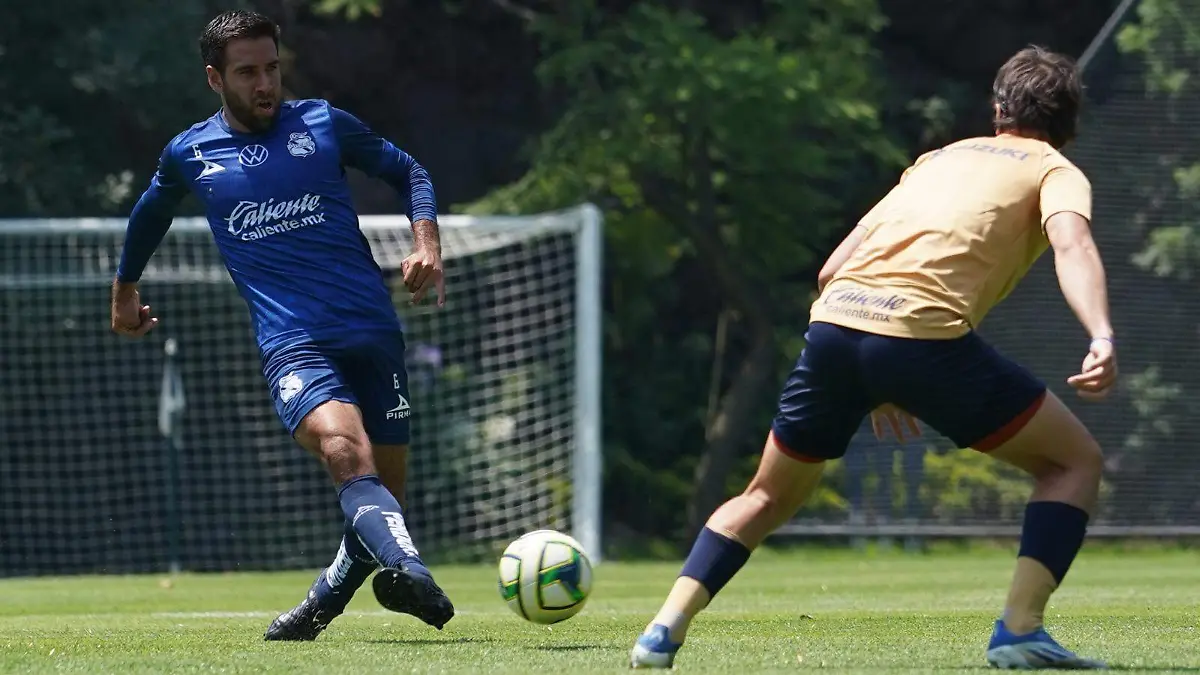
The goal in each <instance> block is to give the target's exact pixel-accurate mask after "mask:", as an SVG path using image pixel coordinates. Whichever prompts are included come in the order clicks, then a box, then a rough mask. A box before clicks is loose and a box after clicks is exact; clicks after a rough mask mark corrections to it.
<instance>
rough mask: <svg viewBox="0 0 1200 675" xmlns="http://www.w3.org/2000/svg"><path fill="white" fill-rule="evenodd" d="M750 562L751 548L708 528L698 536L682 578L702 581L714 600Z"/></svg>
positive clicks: (682, 572)
mask: <svg viewBox="0 0 1200 675" xmlns="http://www.w3.org/2000/svg"><path fill="white" fill-rule="evenodd" d="M749 559H750V549H748V548H746V547H745V546H743V545H742V544H741V543H739V542H737V541H734V540H733V539H730V538H729V537H723V536H721V535H719V534H717V533H716V532H714V531H712V530H710V529H708V528H707V527H706V528H704V529H702V530H700V535H699V536H697V537H696V543H695V544H693V545H692V552H691V553H689V554H688V557H687V560H686V561H685V562H684V563H683V570H682V571H681V572H680V573H679V576H681V577H689V578H692V579H695V580H696V581H699V582H700V585H701V586H704V588H705V590H707V591H708V595H709V598H714V597H716V595H717V593H718V592H719V591H720V590H721V589H722V588H724V587H725V584H727V583H729V580H730V579H732V578H733V575H735V574H737V572H738V570H740V569H742V566H743V565H745V564H746V561H747V560H749Z"/></svg>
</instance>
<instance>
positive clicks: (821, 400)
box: [771, 322, 1046, 461]
mask: <svg viewBox="0 0 1200 675" xmlns="http://www.w3.org/2000/svg"><path fill="white" fill-rule="evenodd" d="M805 338H806V340H807V345H806V346H805V348H804V351H803V353H801V354H800V358H799V360H798V361H797V362H796V367H795V369H794V370H792V373H791V375H789V377H788V380H787V383H786V384H785V385H784V387H783V392H782V393H781V394H780V396H779V410H778V412H777V413H776V416H775V421H774V422H773V423H772V425H771V431H772V434H773V435H774V437H775V440H776V443H777V444H778V445H780V446H782V448H783V449H784V450H785V451H786V452H787V453H788V454H789V455H792V456H793V457H795V458H797V459H801V460H810V461H823V460H827V459H837V458H839V457H841V456H843V455H845V454H846V446H847V445H848V444H849V443H850V439H851V437H852V436H853V435H854V433H855V432H856V431H857V430H858V428H859V426H860V425H861V424H862V420H863V418H864V417H865V416H867V415H868V414H870V412H871V411H872V410H873V409H875V408H876V407H878V406H880V405H883V404H884V403H891V404H893V405H895V406H897V407H899V408H901V409H903V410H905V411H906V412H908V413H909V414H910V415H913V416H914V417H917V418H918V419H920V420H921V421H922V422H924V423H925V424H927V425H929V426H930V427H932V428H933V429H935V430H937V431H938V432H939V433H941V434H942V435H944V436H946V437H947V438H949V439H950V440H951V441H953V442H954V443H956V444H957V445H958V447H960V448H974V449H976V450H979V451H982V452H987V451H989V450H993V449H995V448H997V447H999V446H1000V445H1001V444H1003V443H1004V442H1005V441H1007V440H1009V439H1010V438H1012V437H1013V436H1014V435H1015V434H1016V433H1017V432H1018V431H1020V430H1021V428H1023V427H1024V426H1025V424H1026V423H1027V422H1028V421H1029V419H1030V418H1032V417H1033V414H1034V413H1035V412H1037V410H1038V408H1039V407H1040V406H1041V404H1042V402H1043V401H1044V400H1045V395H1046V385H1045V384H1044V383H1042V382H1041V381H1040V380H1038V379H1037V378H1036V377H1034V376H1033V374H1032V373H1030V372H1029V371H1028V370H1026V369H1025V368H1023V367H1021V366H1020V365H1018V364H1016V363H1014V362H1013V361H1010V360H1009V359H1007V358H1005V357H1004V356H1002V355H1001V354H1000V353H999V352H997V351H996V350H995V349H994V348H992V347H991V346H990V345H988V344H987V343H986V342H984V341H983V339H982V338H980V337H979V336H978V335H976V334H975V333H968V334H967V335H964V336H962V337H959V338H954V339H951V340H915V339H909V338H898V337H887V336H883V335H875V334H873V333H865V332H863V331H858V330H854V329H851V328H844V327H842V326H837V325H834V324H829V323H822V322H814V323H812V324H810V325H809V327H808V333H807V335H806V336H805Z"/></svg>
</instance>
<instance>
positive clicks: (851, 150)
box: [473, 0, 904, 529]
mask: <svg viewBox="0 0 1200 675" xmlns="http://www.w3.org/2000/svg"><path fill="white" fill-rule="evenodd" d="M769 7H770V16H769V17H767V18H766V19H765V20H763V21H762V22H761V23H759V24H757V25H755V26H753V27H750V28H746V29H744V30H741V31H739V32H737V33H735V34H733V35H732V36H730V37H722V36H718V35H716V34H715V33H714V32H713V30H711V27H710V26H709V25H707V24H706V22H705V21H704V20H703V19H702V18H701V17H700V16H699V15H697V14H695V13H692V12H690V11H686V10H680V11H671V10H668V9H664V8H661V7H654V6H647V5H637V6H635V7H634V8H632V9H630V10H629V11H628V13H626V14H623V15H614V14H612V13H608V14H603V13H598V12H589V11H584V12H581V13H580V14H579V15H578V16H575V17H570V18H571V19H572V21H571V22H568V23H566V24H563V23H558V24H555V25H553V26H552V27H545V26H543V28H542V30H544V31H545V33H544V35H545V39H546V43H547V47H548V51H549V54H550V55H549V57H548V58H547V59H546V61H545V62H544V63H543V65H542V68H541V73H540V74H541V76H542V77H543V79H544V81H545V82H546V83H547V85H549V86H551V87H557V88H561V89H562V90H565V91H566V92H567V99H568V101H569V103H568V105H567V106H566V109H565V111H564V112H563V114H562V117H561V119H560V120H559V122H558V123H557V124H556V125H555V126H554V127H553V128H552V129H550V130H549V131H548V132H547V133H545V134H544V135H543V136H542V137H541V138H540V139H539V140H538V142H537V144H536V147H535V149H534V151H533V157H532V166H531V169H530V170H529V172H528V173H527V174H526V175H525V176H524V177H523V178H521V179H520V180H519V181H517V182H516V183H514V184H512V185H510V186H507V187H505V188H502V189H500V190H497V191H496V192H495V193H494V194H492V195H491V196H490V197H488V198H487V199H485V200H483V201H482V202H480V203H478V204H475V205H474V206H473V208H474V209H475V210H481V211H488V212H497V211H506V212H519V211H526V212H528V211H538V210H543V209H551V208H557V207H562V206H566V205H568V204H572V203H576V202H579V201H582V200H585V199H587V200H593V201H598V202H600V203H601V204H602V205H603V207H604V209H605V211H606V213H607V214H608V218H609V229H608V232H607V237H608V246H609V251H610V256H609V260H608V268H607V278H608V280H609V284H610V288H609V298H608V305H609V319H610V320H609V324H608V337H609V340H608V343H609V350H610V354H609V355H608V358H609V361H608V362H609V363H610V364H614V365H615V367H616V368H617V369H619V375H617V376H616V377H618V378H620V379H616V380H615V381H614V380H613V379H612V378H611V377H610V380H609V384H610V385H612V386H610V387H609V388H608V389H609V391H610V397H609V401H608V402H609V403H610V404H612V406H615V407H616V408H617V409H618V410H614V409H613V408H612V407H610V408H609V409H608V411H607V414H606V417H608V418H610V419H611V420H620V421H619V422H617V423H616V424H619V425H621V426H622V427H624V426H625V425H627V424H628V423H629V422H630V421H631V420H639V422H638V423H639V424H646V425H648V426H658V427H664V428H667V429H672V430H675V431H676V432H682V438H683V439H686V440H684V441H683V442H688V441H690V440H691V439H695V441H692V442H696V445H697V446H699V445H702V446H703V451H702V453H701V455H700V459H699V462H698V463H695V465H694V466H693V467H692V470H693V471H694V479H695V490H694V492H693V494H692V496H691V501H690V507H689V509H688V524H689V526H690V528H691V529H695V528H697V527H699V525H700V524H702V523H703V522H704V520H705V519H706V518H707V517H708V515H709V514H710V513H711V511H712V510H713V509H714V508H715V507H716V506H717V504H718V503H719V502H720V501H721V500H722V499H723V498H724V496H725V494H726V483H727V480H728V477H729V473H730V471H731V469H732V468H733V466H734V463H735V461H736V458H737V456H738V454H739V452H740V451H741V450H742V449H744V448H746V447H748V446H752V445H757V444H761V442H762V439H763V435H764V434H765V425H766V423H767V421H768V420H769V419H770V417H769V411H770V402H771V400H772V398H773V396H774V394H775V393H776V390H777V385H778V383H777V369H778V366H780V365H782V363H783V359H784V358H794V357H795V355H796V353H797V351H798V347H799V334H798V333H799V331H800V330H801V328H802V327H803V326H804V325H805V323H806V320H805V317H806V312H807V305H808V303H809V302H811V290H812V286H813V281H812V278H811V276H810V275H811V274H812V272H813V267H814V266H815V265H817V264H819V262H820V257H821V251H823V250H824V249H825V248H826V243H827V241H828V239H829V238H830V236H831V234H833V233H835V232H837V231H840V230H842V229H844V227H845V218H844V217H845V215H846V213H845V211H846V207H845V204H846V202H847V201H855V200H857V201H859V202H861V200H862V195H855V194H854V190H855V188H856V183H855V180H854V178H855V177H864V178H866V179H867V182H872V183H873V182H874V181H873V180H872V179H873V178H874V177H875V175H876V174H877V172H878V171H879V170H880V166H881V164H882V165H886V166H888V167H890V168H891V169H898V168H899V166H900V164H901V163H902V162H903V159H904V158H903V156H902V155H901V153H900V152H899V151H898V150H897V149H896V147H895V146H893V145H892V144H891V143H890V142H889V141H888V139H887V138H886V136H885V134H884V133H883V131H882V130H881V128H880V124H879V121H878V111H877V109H876V106H875V105H874V101H875V100H876V99H877V97H878V93H879V92H878V83H877V81H876V79H875V76H874V66H875V63H874V56H873V52H872V50H871V47H870V38H871V35H872V34H873V32H874V31H875V30H877V29H878V28H879V26H880V23H881V19H880V16H879V14H878V11H877V10H876V7H875V5H874V3H873V1H872V0H840V1H838V2H822V3H818V2H800V1H796V0H793V1H791V2H775V3H769ZM560 18H561V17H560ZM681 291H682V292H681ZM664 315H670V316H671V319H672V321H671V323H673V324H677V327H675V328H674V329H673V328H672V327H668V326H667V325H665V324H664V323H662V322H659V321H658V320H657V317H661V316H664ZM714 324H717V325H720V326H722V327H723V328H722V329H721V330H718V331H716V332H717V333H719V334H721V333H723V334H724V339H717V338H709V337H708V336H709V335H711V334H712V333H713V332H714V330H713V328H712V326H713V325H714ZM680 328H682V330H680ZM661 331H667V332H670V334H669V335H663V334H661ZM714 352H715V353H714ZM647 354H651V355H653V356H654V358H655V359H656V360H657V361H656V362H654V366H655V367H654V368H645V367H643V368H639V367H638V365H649V364H646V359H647ZM698 356H701V358H697V357H698ZM704 357H706V358H707V360H708V361H710V366H709V367H705V366H703V363H704ZM631 365H632V366H633V367H630V366H631ZM678 369H686V372H672V371H674V370H678ZM655 371H657V372H655ZM610 375H611V370H610ZM614 388H615V389H616V390H618V391H620V392H621V393H620V396H622V397H623V399H624V404H625V405H622V402H621V401H614V399H613V396H612V395H611V392H612V391H613V389H614ZM709 389H711V390H712V391H713V392H714V395H713V396H712V397H711V398H712V404H711V406H708V408H707V409H706V405H705V404H706V401H705V397H704V395H703V394H702V393H701V392H704V391H707V390H709ZM639 390H640V392H639ZM656 398H657V399H659V400H657V401H656V400H652V399H656ZM662 399H668V400H662ZM672 399H673V400H672ZM631 401H632V402H633V403H632V404H631V403H630V402H631ZM630 405H635V406H645V410H653V411H655V412H656V413H657V414H652V415H644V414H640V413H639V411H637V410H631V411H630V414H629V415H623V414H621V412H620V410H619V409H621V408H628V407H629V406H630ZM663 413H668V414H663ZM697 422H699V423H700V424H699V425H698V426H699V428H701V429H703V432H702V435H701V436H699V437H697V436H696V435H695V434H691V433H688V431H687V430H686V427H688V426H690V425H695V424H696V423H697ZM611 426H612V425H610V427H611ZM681 427H684V428H683V429H681ZM615 431H616V433H617V434H618V435H620V436H621V437H623V440H626V441H629V443H628V445H627V447H649V448H654V446H655V444H656V442H657V443H659V444H661V443H667V444H669V445H670V446H672V447H674V446H676V445H677V444H679V443H680V442H681V440H680V438H681V437H680V436H678V435H677V436H676V437H675V438H665V437H664V436H663V435H662V434H655V433H654V432H653V431H646V430H630V429H627V428H621V429H616V430H615ZM639 436H640V439H639V438H638V437H639ZM648 454H650V455H652V456H653V455H655V454H657V453H656V452H655V451H654V450H653V449H651V450H649V451H648ZM680 454H683V455H685V456H686V455H688V454H691V455H694V454H695V453H694V452H692V453H663V454H662V455H660V457H664V458H665V457H667V456H672V457H677V456H679V455H680ZM616 461H618V462H624V463H625V464H632V465H637V464H645V463H649V462H650V461H652V459H648V458H647V457H646V456H644V455H639V457H638V458H636V459H635V458H633V457H632V456H629V455H621V456H619V457H618V458H617V460H616ZM675 469H676V470H681V469H683V467H680V466H676V467H675Z"/></svg>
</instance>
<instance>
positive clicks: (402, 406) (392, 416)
mask: <svg viewBox="0 0 1200 675" xmlns="http://www.w3.org/2000/svg"><path fill="white" fill-rule="evenodd" d="M396 396H397V397H399V398H400V403H398V404H396V407H395V408H392V409H391V410H389V411H387V419H389V420H401V419H404V418H405V417H408V416H409V415H411V414H412V408H410V407H409V405H408V399H406V398H404V397H403V396H401V395H400V394H396Z"/></svg>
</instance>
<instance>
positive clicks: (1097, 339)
mask: <svg viewBox="0 0 1200 675" xmlns="http://www.w3.org/2000/svg"><path fill="white" fill-rule="evenodd" d="M1101 340H1103V341H1105V342H1107V343H1108V344H1110V345H1112V346H1114V347H1116V346H1117V340H1116V338H1114V337H1112V336H1111V335H1110V336H1107V337H1094V338H1092V342H1100V341H1101ZM1089 344H1091V343H1089Z"/></svg>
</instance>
